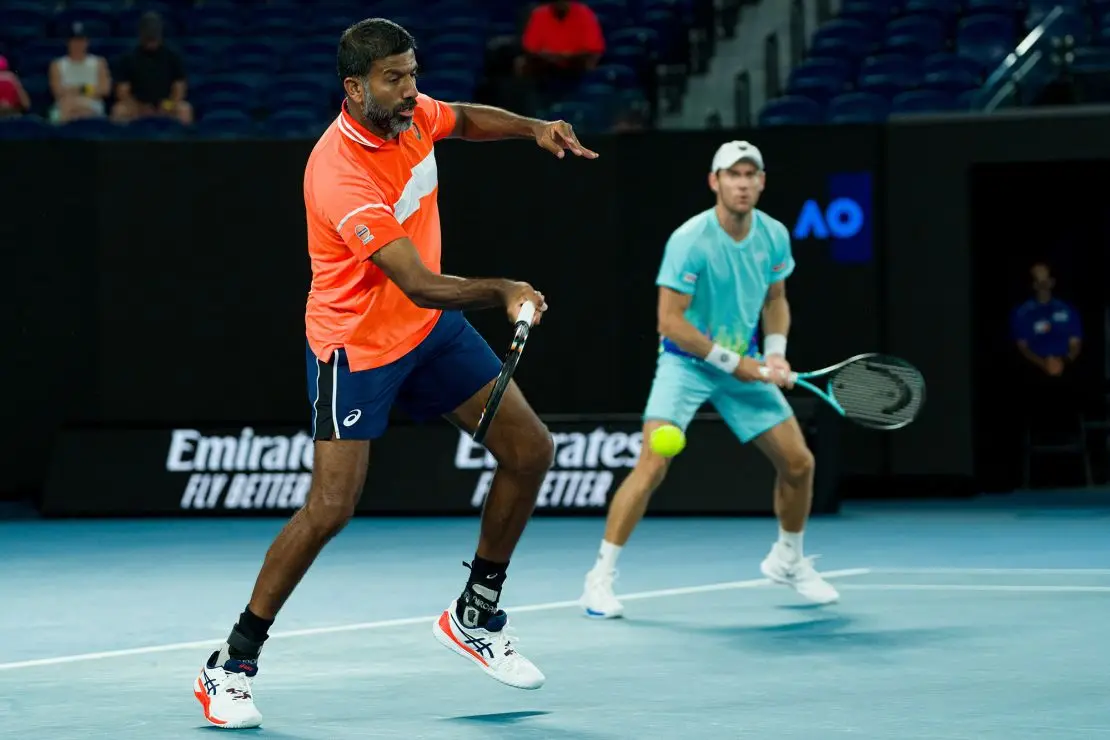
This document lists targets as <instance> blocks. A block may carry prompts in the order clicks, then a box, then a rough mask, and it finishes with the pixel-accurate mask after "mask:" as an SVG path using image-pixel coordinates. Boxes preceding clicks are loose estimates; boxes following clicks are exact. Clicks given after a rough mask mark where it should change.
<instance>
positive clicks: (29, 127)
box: [0, 116, 54, 140]
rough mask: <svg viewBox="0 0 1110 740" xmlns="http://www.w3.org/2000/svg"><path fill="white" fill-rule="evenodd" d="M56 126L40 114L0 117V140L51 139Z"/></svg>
mask: <svg viewBox="0 0 1110 740" xmlns="http://www.w3.org/2000/svg"><path fill="white" fill-rule="evenodd" d="M53 136H54V127H53V126H51V125H50V124H48V123H47V122H46V121H44V120H42V119H41V118H39V117H38V116H20V117H18V118H0V140H5V139H21V140H22V139H50V138H53Z"/></svg>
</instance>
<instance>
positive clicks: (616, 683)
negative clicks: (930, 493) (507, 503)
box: [0, 502, 1110, 740]
mask: <svg viewBox="0 0 1110 740" xmlns="http://www.w3.org/2000/svg"><path fill="white" fill-rule="evenodd" d="M281 525H282V521H281V520H278V519H266V520H240V521H231V520H212V521H207V520H189V521H153V520H147V521H94V522H79V521H60V522H50V521H24V522H6V523H0V558H2V560H3V562H4V564H5V567H4V569H3V570H2V571H0V595H2V596H0V598H2V603H3V609H0V664H2V665H0V717H2V718H3V723H4V729H5V731H6V732H5V735H6V736H7V737H12V738H90V737H111V738H120V739H124V740H129V739H131V738H159V739H160V740H171V739H174V738H196V737H204V736H206V733H219V732H220V730H218V729H216V728H209V727H208V726H207V725H206V723H205V722H204V720H203V718H202V715H201V712H200V709H199V705H197V703H196V701H195V699H194V698H193V696H192V693H191V683H192V681H193V679H194V678H195V675H196V673H197V670H198V669H199V667H200V664H201V662H202V661H203V660H204V659H205V658H206V657H207V655H208V652H209V651H210V650H211V649H212V648H213V647H214V646H215V645H217V644H218V643H219V642H220V641H222V639H223V638H224V637H225V636H226V633H227V631H228V629H229V628H230V626H231V624H232V623H233V622H234V620H235V618H236V616H237V615H238V613H239V611H241V609H242V608H243V606H244V604H245V603H246V599H247V598H248V596H249V592H250V588H251V585H252V583H253V579H254V576H255V573H256V571H257V567H258V565H259V563H260V561H261V558H262V556H263V554H264V553H265V550H266V548H267V546H268V545H269V542H270V539H271V537H272V536H273V535H274V533H275V532H276V531H277V530H278V528H280V526H281ZM1108 525H1110V507H1107V506H1101V505H1090V506H1073V507H1070V508H1045V507H1037V506H1013V505H1012V504H1010V503H1001V504H1000V505H991V504H989V503H988V504H985V505H975V504H973V503H971V504H969V503H968V502H956V503H950V504H935V503H933V504H906V503H898V504H895V503H891V504H883V505H863V504H853V505H850V506H846V508H845V509H844V511H843V513H842V514H841V515H839V516H835V517H824V518H819V519H815V520H814V521H813V522H812V523H811V526H810V530H809V534H808V536H807V542H806V547H807V551H808V552H809V553H811V554H812V553H822V554H823V557H822V558H821V559H820V560H819V561H818V565H819V567H820V568H821V569H823V570H824V571H825V572H827V573H830V574H831V575H833V576H834V580H833V582H834V584H835V585H837V587H838V588H839V589H840V590H841V594H842V597H843V598H842V601H841V603H840V604H838V605H834V606H831V607H821V608H814V607H809V606H803V605H802V604H801V602H800V600H799V599H798V598H797V597H796V596H795V594H793V592H791V591H789V590H787V589H785V588H783V587H779V586H770V585H767V584H766V583H765V582H764V581H763V580H762V579H760V578H759V575H760V574H759V570H758V564H759V560H760V558H761V557H762V556H763V555H764V554H765V551H766V548H767V547H768V545H769V544H770V542H771V539H772V538H773V536H774V531H775V529H774V527H775V524H774V521H773V520H770V519H715V520H699V519H673V520H672V519H649V520H646V521H645V522H644V524H643V525H642V528H641V529H640V530H638V531H637V533H636V535H635V537H634V539H633V540H632V542H631V543H630V546H629V548H628V550H627V552H626V553H625V555H624V556H623V558H622V561H621V566H622V576H621V579H620V580H619V581H618V594H623V595H624V599H625V601H626V606H627V618H626V619H623V620H615V621H609V622H594V621H590V620H587V619H585V618H583V617H581V616H579V614H578V612H577V610H576V609H575V608H574V601H575V600H576V599H577V598H578V596H579V594H580V591H581V586H582V577H583V575H584V573H585V570H586V569H587V568H588V567H589V566H590V564H591V562H592V559H593V557H594V552H595V547H596V545H597V542H598V540H599V539H600V535H601V526H602V525H601V522H600V520H595V519H589V520H585V519H537V520H535V521H534V522H533V523H532V525H531V527H530V529H529V530H528V532H527V533H526V534H525V538H524V540H523V542H522V544H521V546H520V549H519V551H518V555H517V557H516V558H515V560H514V562H513V564H512V566H511V568H510V571H509V573H510V577H509V581H508V582H507V584H506V599H505V602H504V603H505V606H506V608H507V609H508V610H509V613H510V616H511V617H512V623H511V624H512V625H513V626H514V627H515V629H516V631H517V632H518V633H519V636H520V638H521V641H520V650H521V652H523V653H524V654H525V655H527V656H529V657H530V658H532V659H533V660H534V661H535V662H536V663H537V665H539V667H540V668H541V669H542V670H544V671H545V673H546V674H547V678H548V681H547V685H546V686H544V687H543V688H542V689H541V690H539V691H534V692H525V691H519V690H515V689H511V688H508V687H505V686H502V685H501V684H498V683H496V682H494V681H493V680H491V679H489V678H487V677H486V676H484V675H482V674H481V673H480V672H479V671H478V670H476V669H475V668H474V667H473V666H472V665H470V664H469V663H466V662H464V661H463V660H461V659H459V658H458V657H456V656H454V655H453V654H451V653H449V652H448V651H446V650H444V649H443V648H442V647H441V646H440V645H439V644H437V643H436V642H435V641H434V639H433V638H432V636H431V623H432V620H433V618H434V617H435V616H436V615H437V614H438V612H439V611H440V610H442V608H443V607H444V606H445V605H446V604H447V603H448V602H449V601H450V599H451V598H452V597H453V596H454V595H455V594H456V592H457V591H458V590H459V589H460V588H461V586H462V584H463V583H464V581H465V570H464V569H463V567H462V565H461V561H462V560H463V559H464V558H466V557H468V555H469V554H470V553H471V552H472V551H473V546H474V542H475V538H476V532H477V522H476V521H474V520H468V519H450V520H426V519H425V520H404V519H376V520H375V519H358V520H356V521H354V522H353V523H352V524H351V526H350V527H349V528H348V529H347V530H345V531H344V532H343V533H342V534H341V535H340V537H339V538H338V539H337V540H336V541H335V542H333V544H332V545H331V546H330V547H329V548H328V549H327V550H325V552H324V554H323V556H322V557H321V559H320V560H319V561H318V562H317V564H316V566H315V567H314V569H313V570H312V571H310V573H309V575H308V577H307V578H306V580H305V581H304V582H303V584H302V586H301V587H300V589H299V590H298V591H297V592H296V593H295V594H294V596H293V598H292V599H291V601H290V602H289V604H288V605H287V607H286V610H285V611H284V612H283V613H282V615H281V617H280V619H279V621H278V623H277V625H275V634H274V636H273V638H272V639H271V641H270V642H269V643H268V644H267V647H266V650H265V651H264V653H263V656H262V662H261V666H262V670H261V672H260V673H259V677H258V679H257V680H256V682H255V694H256V699H257V702H258V706H259V708H260V710H261V711H262V713H263V716H264V725H263V727H262V728H261V729H260V730H248V731H240V732H245V734H247V735H252V736H259V737H267V738H280V739H283V740H292V739H294V738H295V739H298V740H309V739H310V738H311V739H319V740H339V739H342V738H370V737H375V738H377V737H382V738H387V737H388V738H439V737H444V738H454V739H456V740H458V739H459V738H491V737H493V738H544V739H552V738H554V739H556V740H563V739H566V740H570V739H571V738H574V739H580V740H603V739H605V740H609V739H614V740H615V739H617V738H668V739H673V738H681V737H687V738H695V737H696V738H772V737H774V738H805V739H807V740H811V739H813V738H821V739H832V738H881V737H892V738H893V737H896V738H901V739H905V740H908V739H910V738H968V739H969V740H971V739H973V738H974V739H976V740H978V739H981V738H1005V739H1006V740H1015V739H1016V738H1042V739H1046V738H1068V739H1069V740H1072V739H1074V738H1093V737H1100V736H1108V735H1110V703H1107V701H1106V686H1107V684H1106V666H1107V659H1108V657H1110V547H1108V546H1107V544H1106V537H1107V529H1108ZM514 607H515V608H514Z"/></svg>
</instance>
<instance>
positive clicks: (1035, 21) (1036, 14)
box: [1025, 0, 1097, 30]
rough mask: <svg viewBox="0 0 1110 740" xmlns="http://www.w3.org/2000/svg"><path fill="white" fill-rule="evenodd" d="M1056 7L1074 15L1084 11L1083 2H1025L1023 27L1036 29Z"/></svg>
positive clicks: (1047, 0)
mask: <svg viewBox="0 0 1110 740" xmlns="http://www.w3.org/2000/svg"><path fill="white" fill-rule="evenodd" d="M1057 6H1059V7H1062V8H1063V9H1064V10H1071V11H1073V12H1075V13H1082V12H1083V11H1084V9H1085V8H1084V0H1027V3H1026V6H1025V7H1026V8H1027V11H1026V14H1025V27H1026V28H1027V29H1029V30H1032V29H1034V28H1036V27H1037V26H1038V25H1040V23H1041V21H1043V20H1044V19H1045V16H1047V15H1048V14H1049V13H1051V12H1052V11H1053V10H1054V9H1055V8H1056V7H1057ZM1096 7H1097V5H1096Z"/></svg>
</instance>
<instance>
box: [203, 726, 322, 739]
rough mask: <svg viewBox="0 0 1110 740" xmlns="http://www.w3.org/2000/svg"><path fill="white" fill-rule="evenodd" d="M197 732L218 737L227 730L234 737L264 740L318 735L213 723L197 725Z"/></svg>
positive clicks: (307, 737) (303, 737)
mask: <svg viewBox="0 0 1110 740" xmlns="http://www.w3.org/2000/svg"><path fill="white" fill-rule="evenodd" d="M196 729H197V732H211V733H213V734H214V735H218V736H220V737H226V736H227V734H228V732H232V733H234V735H235V737H240V736H242V737H258V738H266V740H315V738H316V737H318V736H308V735H292V734H290V733H288V732H279V731H277V730H267V729H266V728H265V727H252V728H250V729H249V730H226V729H224V728H223V727H216V726H215V725H201V726H198V727H197V728H196Z"/></svg>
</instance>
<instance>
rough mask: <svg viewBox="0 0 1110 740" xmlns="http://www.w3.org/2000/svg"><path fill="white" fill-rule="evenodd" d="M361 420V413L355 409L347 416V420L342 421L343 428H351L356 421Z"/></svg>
mask: <svg viewBox="0 0 1110 740" xmlns="http://www.w3.org/2000/svg"><path fill="white" fill-rule="evenodd" d="M361 418H362V411H361V410H359V409H355V410H354V411H352V412H351V413H349V414H347V418H345V419H344V420H343V426H345V427H349V426H353V425H355V424H357V423H358V420H359V419H361Z"/></svg>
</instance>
